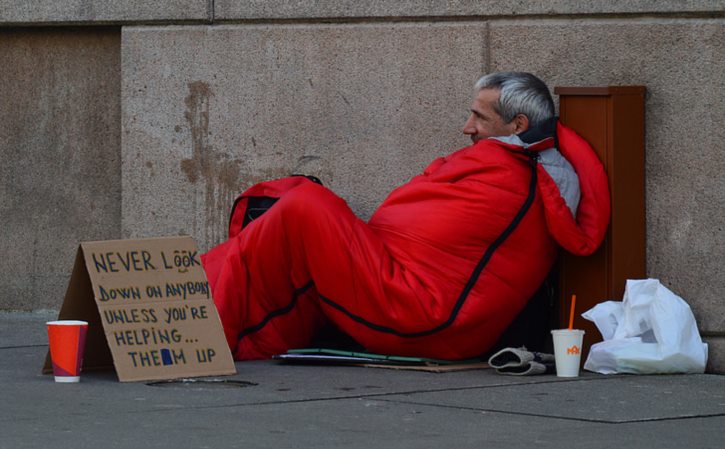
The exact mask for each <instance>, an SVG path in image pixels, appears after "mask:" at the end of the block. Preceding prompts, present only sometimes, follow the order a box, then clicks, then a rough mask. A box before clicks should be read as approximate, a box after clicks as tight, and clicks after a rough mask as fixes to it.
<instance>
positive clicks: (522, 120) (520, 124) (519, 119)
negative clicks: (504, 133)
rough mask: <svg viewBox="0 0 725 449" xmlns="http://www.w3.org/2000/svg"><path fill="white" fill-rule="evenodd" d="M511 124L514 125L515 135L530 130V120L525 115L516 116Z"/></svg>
mask: <svg viewBox="0 0 725 449" xmlns="http://www.w3.org/2000/svg"><path fill="white" fill-rule="evenodd" d="M511 122H512V123H513V124H514V134H520V133H522V132H524V131H526V130H527V129H529V118H528V117H527V116H525V115H524V114H516V116H515V117H514V119H513V120H511Z"/></svg>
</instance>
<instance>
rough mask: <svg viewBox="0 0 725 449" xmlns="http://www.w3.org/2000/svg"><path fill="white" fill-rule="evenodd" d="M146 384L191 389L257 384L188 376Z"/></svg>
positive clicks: (215, 388) (240, 386)
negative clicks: (188, 377)
mask: <svg viewBox="0 0 725 449" xmlns="http://www.w3.org/2000/svg"><path fill="white" fill-rule="evenodd" d="M146 385H148V386H150V387H163V388H185V389H191V390H211V389H214V390H217V389H219V388H245V387H254V386H256V385H257V384H256V383H254V382H247V381H244V380H231V379H219V378H190V379H173V380H160V381H156V382H149V383H147V384H146Z"/></svg>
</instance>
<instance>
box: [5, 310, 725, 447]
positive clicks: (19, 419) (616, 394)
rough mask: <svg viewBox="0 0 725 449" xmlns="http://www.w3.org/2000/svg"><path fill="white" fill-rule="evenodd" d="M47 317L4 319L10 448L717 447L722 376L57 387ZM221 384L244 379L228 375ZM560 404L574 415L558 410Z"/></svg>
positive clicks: (102, 382)
mask: <svg viewBox="0 0 725 449" xmlns="http://www.w3.org/2000/svg"><path fill="white" fill-rule="evenodd" d="M49 314H50V315H52V314H53V312H52V311H50V312H46V313H45V314H29V313H25V314H18V313H4V314H0V342H5V341H6V339H7V338H8V336H10V335H13V334H16V335H21V336H22V335H24V336H27V342H28V343H35V344H27V345H19V346H11V345H7V343H6V344H5V346H4V347H1V348H0V384H1V385H3V400H2V402H0V435H1V436H2V437H1V438H0V449H5V448H8V449H10V448H12V449H22V448H51V447H78V448H86V447H87V448H91V447H93V448H95V447H99V446H102V447H108V448H138V447H144V448H179V447H194V448H236V447H240V448H241V447H244V448H250V447H251V448H267V447H270V448H272V447H274V448H279V447H285V448H286V447H304V448H308V447H315V448H339V447H346V448H366V449H367V448H370V447H371V446H382V447H390V448H422V447H462V448H468V447H471V448H474V447H476V448H480V447H506V448H519V447H521V448H523V447H532V446H535V447H555V448H561V447H572V446H573V445H574V446H576V447H578V448H612V447H637V448H657V449H662V448H680V447H697V448H720V447H723V445H725V436H723V433H722V428H723V427H724V426H725V399H724V398H723V392H724V391H725V389H724V388H723V386H724V383H725V377H723V376H714V375H689V376H685V375H683V376H601V375H596V374H591V373H584V374H583V376H582V377H581V378H578V379H559V378H557V377H555V376H551V375H549V376H536V377H526V378H522V377H504V376H499V375H497V374H495V372H494V371H493V370H490V369H484V370H475V371H462V372H450V373H427V372H416V371H400V370H390V369H376V368H359V367H340V366H328V367H321V366H308V365H304V366H299V365H287V364H281V363H278V362H273V361H259V362H243V363H241V362H238V363H237V364H236V366H237V371H238V373H237V374H236V375H234V376H227V377H223V378H222V377H215V378H205V379H200V380H199V379H197V382H183V383H182V382H174V383H158V382H157V383H152V382H132V383H120V382H118V381H117V380H116V377H115V374H114V373H113V372H111V371H107V372H92V373H83V375H82V379H81V382H80V383H78V384H57V383H55V382H54V381H53V378H52V376H48V375H41V374H40V372H39V370H40V366H41V365H42V361H43V358H44V356H45V353H46V351H47V346H45V345H44V344H38V342H40V341H42V334H39V333H38V332H37V329H38V328H40V329H42V328H43V323H44V321H45V320H46V319H47V315H49ZM219 380H228V381H235V382H236V384H235V383H234V382H228V383H226V384H224V383H221V382H218V381H219ZM562 409H564V410H565V412H562Z"/></svg>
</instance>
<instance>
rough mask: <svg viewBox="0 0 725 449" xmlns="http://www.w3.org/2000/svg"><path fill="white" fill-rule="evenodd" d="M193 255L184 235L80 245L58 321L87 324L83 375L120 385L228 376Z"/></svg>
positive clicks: (229, 364)
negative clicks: (110, 373)
mask: <svg viewBox="0 0 725 449" xmlns="http://www.w3.org/2000/svg"><path fill="white" fill-rule="evenodd" d="M199 256H200V254H199V252H198V250H197V248H196V244H195V243H194V240H193V239H192V238H191V237H188V236H186V237H163V238H153V239H139V240H110V241H102V242H84V243H81V244H80V247H79V248H78V252H77V254H76V260H75V264H74V266H73V274H72V275H71V279H70V282H69V285H68V290H67V292H66V296H65V299H64V301H63V306H62V308H61V311H60V314H59V317H58V319H74V320H84V321H88V323H89V327H88V336H87V340H86V355H85V358H84V363H83V369H84V370H86V371H88V370H94V369H109V368H112V367H115V369H116V373H117V374H118V379H119V380H120V381H121V382H126V381H139V380H152V379H154V380H158V379H175V378H181V377H198V376H212V375H225V374H235V373H236V369H235V367H234V362H233V360H232V356H231V353H230V351H229V348H228V346H227V342H226V339H225V338H224V333H223V331H222V326H221V321H220V319H219V315H218V314H217V310H216V307H215V306H214V303H213V301H212V297H211V291H210V289H209V283H208V282H207V279H206V274H205V273H204V269H203V268H202V266H201V260H200V257H199ZM43 372H46V373H47V372H52V369H51V364H50V358H49V356H48V357H46V362H45V367H44V369H43Z"/></svg>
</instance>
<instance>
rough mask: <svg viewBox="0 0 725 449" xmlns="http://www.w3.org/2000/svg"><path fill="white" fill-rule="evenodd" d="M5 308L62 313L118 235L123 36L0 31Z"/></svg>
mask: <svg viewBox="0 0 725 449" xmlns="http://www.w3.org/2000/svg"><path fill="white" fill-rule="evenodd" d="M0 78H2V86H3V88H2V92H3V99H2V101H0V160H2V163H1V164H0V229H1V230H2V232H1V233H0V234H1V235H0V255H2V257H0V292H1V293H0V308H2V309H6V310H34V309H59V308H60V306H61V304H62V302H63V295H64V293H65V288H66V286H67V283H68V277H69V275H70V273H71V269H72V267H73V261H74V257H75V252H76V248H77V246H78V243H79V242H80V241H83V240H100V239H109V238H118V237H119V236H120V228H121V226H120V225H121V161H120V147H121V142H120V140H121V139H120V137H121V136H120V119H121V105H120V95H119V93H120V84H121V82H120V30H118V29H105V28H96V29H84V30H81V29H62V30H61V29H34V30H27V29H26V30H20V29H5V30H0Z"/></svg>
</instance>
